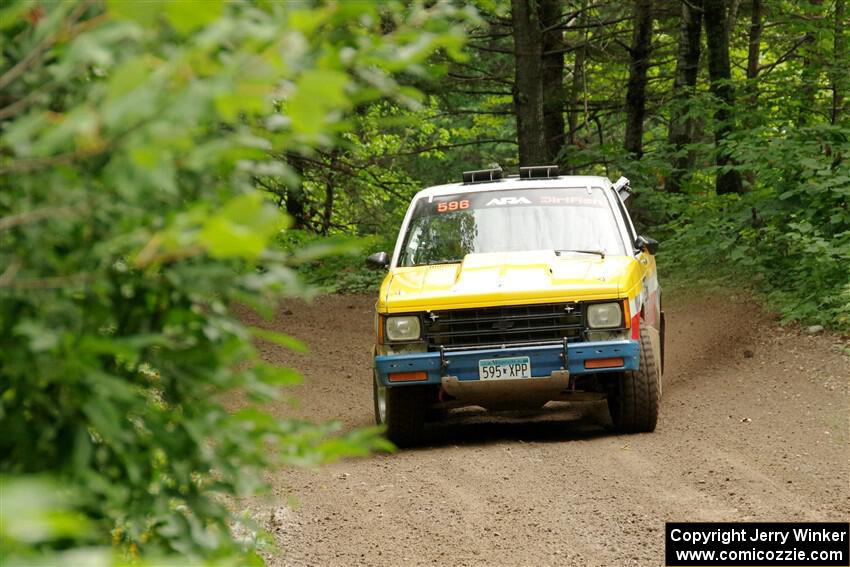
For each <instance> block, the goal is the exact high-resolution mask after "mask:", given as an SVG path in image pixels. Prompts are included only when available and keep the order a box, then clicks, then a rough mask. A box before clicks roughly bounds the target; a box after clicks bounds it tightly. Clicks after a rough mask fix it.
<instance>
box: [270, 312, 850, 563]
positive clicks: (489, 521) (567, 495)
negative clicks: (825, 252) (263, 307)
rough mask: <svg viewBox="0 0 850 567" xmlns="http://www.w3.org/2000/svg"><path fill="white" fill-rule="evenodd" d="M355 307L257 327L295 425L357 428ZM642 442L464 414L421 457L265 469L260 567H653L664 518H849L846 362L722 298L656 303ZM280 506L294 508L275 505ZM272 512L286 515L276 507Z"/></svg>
mask: <svg viewBox="0 0 850 567" xmlns="http://www.w3.org/2000/svg"><path fill="white" fill-rule="evenodd" d="M373 302H374V298H372V297H356V296H354V297H352V296H349V297H325V298H320V299H318V300H317V301H316V302H314V303H313V304H312V305H304V304H289V305H287V306H286V307H285V308H283V309H282V310H281V312H280V314H279V316H278V318H277V320H276V321H275V322H274V323H271V324H268V325H269V326H272V327H275V328H278V329H281V330H285V331H286V332H289V333H290V334H293V335H296V336H298V337H300V338H302V339H303V340H305V341H306V342H307V343H308V344H309V345H310V347H311V354H307V355H296V354H293V353H290V352H286V351H284V350H282V349H278V348H277V347H272V346H264V347H263V348H265V349H266V350H265V351H264V356H265V357H267V358H268V359H269V360H273V361H276V362H283V363H286V364H289V365H291V366H294V367H296V368H299V369H300V370H301V371H303V372H304V374H305V376H306V383H305V384H304V385H303V386H300V387H299V388H298V389H297V390H296V392H295V395H296V396H297V397H298V398H300V400H301V406H300V408H299V409H297V410H292V408H290V407H288V406H285V405H281V406H279V407H276V408H275V411H277V412H279V415H282V416H284V415H299V416H304V417H309V418H311V419H314V420H315V419H318V420H322V419H333V418H339V419H342V420H343V422H344V423H345V425H346V426H348V427H354V426H359V425H367V424H371V423H372V399H371V396H372V392H371V383H370V380H371V371H370V368H371V360H370V345H371V341H372V309H373V307H372V306H373ZM666 309H667V313H668V328H669V331H668V350H667V368H666V373H665V389H664V397H663V399H662V406H661V416H660V420H659V425H658V429H657V431H656V432H655V433H652V434H644V435H634V436H618V435H613V434H611V433H610V432H608V431H607V430H606V429H605V426H604V424H605V409H604V406H602V407H600V405H598V404H595V405H588V406H585V407H577V408H576V407H573V408H569V407H566V406H563V405H561V406H559V407H556V408H554V409H551V410H549V411H547V412H546V413H545V415H543V416H541V417H539V418H537V419H534V420H533V421H528V420H527V419H521V417H522V416H510V417H504V416H500V417H490V416H487V415H484V414H477V413H473V414H471V415H470V414H467V415H466V416H464V417H463V418H462V419H455V420H454V421H452V422H450V423H448V424H445V425H441V426H439V427H438V428H436V430H435V431H432V435H431V442H430V443H429V444H428V445H427V446H425V447H422V448H419V449H413V450H407V451H403V452H399V453H396V454H392V455H377V456H374V457H371V458H368V459H362V460H349V461H345V462H341V463H337V464H334V465H332V466H328V467H326V468H323V469H321V470H318V471H304V470H281V471H279V472H278V473H277V474H275V475H273V477H272V479H271V480H272V483H273V485H274V487H275V489H274V497H273V498H267V499H265V500H263V501H262V502H259V503H257V506H258V507H259V508H258V510H259V511H258V515H259V516H260V517H261V518H263V519H264V522H265V523H266V524H267V526H268V527H269V528H270V529H271V530H272V532H273V533H275V535H276V537H277V538H278V540H279V544H280V545H281V546H282V548H283V551H282V552H281V553H279V554H277V555H275V556H274V557H272V558H271V561H270V563H271V564H272V565H414V564H416V565H418V564H422V565H452V566H455V565H555V564H558V565H660V564H662V562H663V546H664V543H663V542H664V522H665V521H668V520H695V521H696V520H729V521H739V520H741V521H743V520H840V521H847V520H848V519H850V439H848V430H850V424H848V419H850V394H848V382H850V357H848V356H846V355H843V354H840V353H839V350H838V348H836V344H837V343H841V340H840V339H839V338H837V337H834V336H829V335H816V336H810V335H806V334H804V333H802V334H801V333H799V332H798V331H795V330H784V329H782V328H781V327H780V326H779V324H778V323H777V322H776V321H775V320H772V319H771V318H770V317H768V316H766V315H764V314H762V313H760V312H759V311H758V310H757V309H756V308H755V307H754V306H753V305H752V304H751V303H747V302H745V301H743V300H741V299H736V298H729V297H723V298H714V299H712V300H705V299H701V300H695V299H687V298H681V297H680V298H675V297H674V298H672V299H669V300H668V302H667V305H666ZM293 498H294V499H295V501H294V502H293ZM287 501H289V505H287V504H286V503H287Z"/></svg>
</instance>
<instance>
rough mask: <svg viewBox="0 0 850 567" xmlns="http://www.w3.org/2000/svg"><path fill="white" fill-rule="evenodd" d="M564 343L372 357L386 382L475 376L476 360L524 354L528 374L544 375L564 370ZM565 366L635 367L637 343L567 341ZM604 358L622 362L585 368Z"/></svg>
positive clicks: (574, 370)
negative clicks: (414, 376)
mask: <svg viewBox="0 0 850 567" xmlns="http://www.w3.org/2000/svg"><path fill="white" fill-rule="evenodd" d="M564 350H565V349H564V346H563V345H558V344H553V345H540V346H522V345H520V346H507V347H505V348H496V349H485V350H457V351H446V352H444V353H442V354H441V353H439V352H420V353H411V354H393V355H384V356H376V357H375V369H376V371H377V374H378V379H379V380H380V381H381V383H382V384H384V385H386V386H403V385H416V384H440V383H441V379H442V377H443V376H456V377H457V378H458V380H460V381H465V380H478V361H479V360H483V359H493V358H511V357H515V356H527V357H529V358H530V359H531V375H532V377H535V378H537V377H548V376H550V375H551V374H552V372H555V371H558V370H564V369H565V368H564V366H565V365H564ZM566 350H567V361H568V363H567V366H568V367H569V368H568V369H569V371H570V375H571V376H577V375H581V374H591V373H598V372H619V371H622V370H637V369H638V367H639V366H640V343H639V342H638V341H632V340H622V341H600V342H585V343H569V344H567V346H566ZM604 358H622V359H623V365H622V366H618V367H614V368H602V369H587V368H585V361H588V360H599V359H604ZM418 371H424V372H425V373H426V374H427V379H425V380H418V381H414V382H390V381H389V380H388V378H387V377H388V375H389V374H391V373H396V372H418Z"/></svg>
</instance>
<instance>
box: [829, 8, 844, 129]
mask: <svg viewBox="0 0 850 567" xmlns="http://www.w3.org/2000/svg"><path fill="white" fill-rule="evenodd" d="M845 13H846V7H845V4H844V0H835V23H834V27H833V29H832V33H833V36H832V72H831V73H830V75H831V77H830V87H831V88H832V112H831V113H830V122H831V123H832V124H837V123H838V119H839V117H840V116H841V109H842V107H843V106H844V87H845V86H846V77H845V73H846V70H847V55H846V46H845V43H844V17H845Z"/></svg>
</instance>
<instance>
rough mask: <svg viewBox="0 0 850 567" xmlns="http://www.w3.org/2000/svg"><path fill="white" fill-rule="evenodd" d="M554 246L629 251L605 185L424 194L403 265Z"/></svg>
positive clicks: (408, 237) (410, 227)
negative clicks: (435, 195)
mask: <svg viewBox="0 0 850 567" xmlns="http://www.w3.org/2000/svg"><path fill="white" fill-rule="evenodd" d="M529 250H555V251H559V253H561V254H568V253H573V252H575V253H582V252H593V253H603V254H610V255H623V254H624V253H625V251H624V248H623V242H622V239H621V237H620V234H619V231H618V229H617V222H616V220H615V218H614V213H613V211H612V210H611V207H610V206H609V204H608V200H607V199H606V198H605V195H604V193H603V192H602V189H601V188H599V187H593V188H590V189H588V188H587V187H581V188H563V189H522V190H515V191H510V190H503V191H487V192H481V193H468V194H457V195H443V196H439V197H434V198H433V199H429V198H427V197H426V198H423V199H420V200H419V201H418V202H417V203H416V208H415V209H414V212H413V216H412V218H411V220H410V224H409V225H408V228H407V233H406V234H405V237H404V244H403V245H402V250H401V256H400V258H399V266H420V265H423V264H444V263H452V262H460V261H461V260H463V257H464V256H466V255H467V254H472V253H482V252H523V251H529Z"/></svg>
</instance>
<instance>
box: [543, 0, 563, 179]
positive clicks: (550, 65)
mask: <svg viewBox="0 0 850 567" xmlns="http://www.w3.org/2000/svg"><path fill="white" fill-rule="evenodd" d="M560 16H561V2H560V0H540V21H541V24H542V27H543V29H546V28H548V27H549V26H554V25H555V24H556V23H557V22H558V20H559V19H560ZM563 47H564V33H563V32H562V31H561V30H560V29H558V30H550V31H548V32H544V33H543V128H544V137H545V139H546V153H547V157H548V160H547V163H555V161H556V160H557V158H558V154H559V153H560V152H561V147H562V146H563V145H564V100H565V98H564V51H563Z"/></svg>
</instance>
